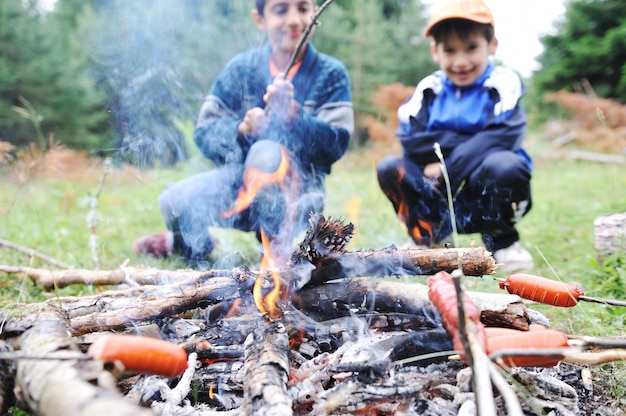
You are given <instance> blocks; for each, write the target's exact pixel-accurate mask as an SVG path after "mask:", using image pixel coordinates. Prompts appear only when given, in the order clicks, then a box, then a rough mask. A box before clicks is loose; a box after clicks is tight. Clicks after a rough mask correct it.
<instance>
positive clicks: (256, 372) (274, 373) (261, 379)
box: [244, 322, 293, 415]
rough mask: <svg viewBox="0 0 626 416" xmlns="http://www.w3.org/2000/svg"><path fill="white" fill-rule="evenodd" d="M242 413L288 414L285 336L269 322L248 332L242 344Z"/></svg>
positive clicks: (287, 355) (283, 331) (287, 353)
mask: <svg viewBox="0 0 626 416" xmlns="http://www.w3.org/2000/svg"><path fill="white" fill-rule="evenodd" d="M245 350H246V356H245V359H246V364H245V380H244V412H245V414H246V415H292V414H293V410H292V403H291V398H290V397H289V395H288V394H287V380H289V354H290V351H291V350H290V348H289V336H288V335H287V331H286V330H285V328H284V326H283V325H282V324H281V323H280V322H277V323H272V324H270V325H267V326H265V327H264V328H260V329H257V330H255V331H254V332H252V333H251V334H250V335H249V336H248V338H247V339H246V342H245Z"/></svg>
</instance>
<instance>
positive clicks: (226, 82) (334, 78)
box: [194, 43, 354, 176]
mask: <svg viewBox="0 0 626 416" xmlns="http://www.w3.org/2000/svg"><path fill="white" fill-rule="evenodd" d="M269 61H270V48H269V45H268V46H265V47H263V48H261V49H252V50H248V51H245V52H242V53H240V54H238V55H237V56H235V57H234V58H233V59H232V60H231V61H230V62H229V63H228V64H227V65H226V66H225V67H224V69H223V70H222V72H221V74H220V75H219V76H218V78H217V79H216V80H215V82H214V83H213V86H212V88H211V91H210V92H209V95H208V96H207V97H206V99H205V101H204V104H203V105H202V108H201V110H200V115H199V117H198V121H197V124H196V129H195V131H194V140H195V142H196V144H197V145H198V147H199V148H200V150H202V153H203V154H204V155H205V156H206V157H207V158H208V159H210V160H212V161H213V162H215V163H216V164H217V165H223V164H226V163H243V161H244V160H245V157H246V155H247V153H248V150H249V149H250V146H251V145H252V143H254V142H255V141H257V140H258V139H259V138H258V137H248V136H245V135H241V134H239V133H238V132H237V126H238V125H239V123H241V121H242V120H243V118H244V116H245V114H246V111H248V110H249V109H251V108H253V107H261V108H265V106H266V104H265V102H264V101H263V95H264V94H265V92H266V89H267V86H268V85H269V84H271V83H272V76H271V75H270V69H269V68H270V64H269ZM291 82H292V83H293V85H294V93H295V100H296V101H297V102H298V103H299V104H300V110H299V114H298V118H297V120H295V121H294V122H292V123H290V124H289V126H288V128H287V127H285V126H284V127H283V128H280V126H276V127H275V128H272V129H269V130H268V131H266V132H265V133H264V136H263V137H262V139H266V140H274V141H278V142H280V143H282V144H284V145H285V146H286V147H287V148H288V149H289V150H291V152H292V154H293V155H295V157H297V158H299V159H300V161H301V162H302V166H303V167H305V170H306V171H309V172H310V171H314V172H315V174H317V175H320V174H321V176H325V175H326V174H328V173H330V168H331V165H332V164H333V163H334V162H336V161H337V160H338V159H339V158H340V157H341V156H343V154H344V153H345V151H346V149H347V147H348V143H349V140H350V137H351V135H352V134H353V131H354V110H353V107H352V95H351V88H350V78H349V75H348V71H347V69H346V67H345V66H344V64H343V63H342V62H340V61H339V60H337V59H335V58H333V57H331V56H328V55H325V54H322V53H319V52H317V50H316V49H315V48H314V47H313V44H311V43H309V44H308V45H307V49H306V52H305V54H304V56H303V58H302V62H301V64H300V68H299V69H298V71H297V73H296V74H295V76H294V77H293V79H292V80H291Z"/></svg>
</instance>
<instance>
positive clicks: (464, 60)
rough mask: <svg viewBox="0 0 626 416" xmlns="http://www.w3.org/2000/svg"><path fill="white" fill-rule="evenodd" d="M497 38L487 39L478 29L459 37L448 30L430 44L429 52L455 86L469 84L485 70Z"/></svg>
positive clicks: (496, 46) (496, 45)
mask: <svg viewBox="0 0 626 416" xmlns="http://www.w3.org/2000/svg"><path fill="white" fill-rule="evenodd" d="M497 48H498V40H497V39H496V38H495V37H494V38H492V39H491V40H490V41H488V40H487V39H486V38H485V36H483V34H482V33H481V32H480V31H477V30H476V31H472V32H470V33H468V34H467V36H464V37H462V38H461V37H460V36H459V35H458V34H457V33H456V32H450V33H449V34H448V36H446V37H445V39H443V40H441V41H440V42H433V43H431V45H430V53H431V55H432V57H433V60H434V61H435V63H437V64H439V68H441V70H443V71H444V72H445V73H446V76H447V77H448V79H450V81H452V82H453V83H454V84H455V85H456V86H459V87H465V86H468V85H471V84H472V83H473V82H474V81H476V80H477V79H478V77H479V76H480V75H481V74H482V73H483V72H484V71H485V69H486V68H487V64H488V62H489V56H490V55H495V53H496V49H497Z"/></svg>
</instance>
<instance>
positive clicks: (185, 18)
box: [84, 0, 256, 166]
mask: <svg viewBox="0 0 626 416" xmlns="http://www.w3.org/2000/svg"><path fill="white" fill-rule="evenodd" d="M96 10H97V12H98V20H97V23H96V25H95V27H90V28H88V30H85V31H84V32H85V35H86V36H87V35H88V32H91V33H92V36H91V38H90V42H91V43H92V44H93V50H92V56H93V58H94V63H95V66H94V69H95V72H96V74H97V79H98V83H99V85H100V86H101V87H102V88H103V90H104V91H105V92H106V94H107V97H108V98H107V108H108V109H109V110H110V111H111V121H112V123H113V126H114V133H115V137H116V143H117V145H116V149H115V151H120V152H121V154H122V155H123V156H125V157H126V158H128V159H130V160H132V161H134V162H135V163H137V164H138V165H141V166H148V165H152V164H153V163H154V162H155V161H157V160H158V161H160V162H162V163H165V164H170V163H173V162H175V161H178V160H181V159H184V158H185V154H186V151H185V148H184V138H183V137H182V135H181V132H180V131H179V129H178V128H177V126H176V121H177V120H195V118H196V116H197V112H198V110H199V108H200V105H201V103H202V99H203V97H204V95H205V94H206V93H207V91H208V89H209V86H210V84H211V82H212V81H213V79H214V78H215V77H216V76H217V74H218V73H219V71H220V70H221V69H222V67H223V66H224V64H225V63H226V61H227V60H228V59H230V58H231V57H232V56H233V55H234V54H235V53H236V52H238V51H239V50H242V49H243V48H244V47H247V46H248V44H249V43H250V42H251V40H250V39H251V35H249V34H250V33H251V31H252V30H254V31H256V28H254V26H253V24H252V22H251V21H250V18H249V12H250V10H251V2H249V1H245V2H244V1H239V2H236V1H235V2H233V1H228V0H213V1H211V2H205V1H199V0H188V1H181V2H171V1H169V0H134V1H131V2H128V1H126V0H110V1H98V2H97V3H96ZM244 10H245V11H244ZM244 22H245V23H244ZM242 35H243V36H242ZM253 43H254V42H253Z"/></svg>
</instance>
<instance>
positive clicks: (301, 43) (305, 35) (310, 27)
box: [285, 0, 333, 76]
mask: <svg viewBox="0 0 626 416" xmlns="http://www.w3.org/2000/svg"><path fill="white" fill-rule="evenodd" d="M332 2H333V0H326V1H325V2H324V4H322V5H321V6H320V8H319V9H318V11H317V13H315V15H314V16H313V18H312V19H311V22H310V23H309V24H308V25H307V27H306V29H305V30H304V33H303V34H302V37H301V38H300V41H299V42H298V45H297V46H296V50H295V51H294V52H293V56H292V57H291V61H290V62H289V65H287V69H286V70H285V76H287V74H289V71H290V70H291V68H292V67H293V66H294V65H295V63H296V59H297V58H298V55H299V54H300V50H301V49H302V47H303V46H304V44H305V43H306V41H307V39H308V37H309V34H310V33H311V30H313V27H314V26H315V25H316V24H317V19H318V18H319V17H320V15H321V14H322V13H323V12H324V10H326V8H327V7H328V6H330V3H332Z"/></svg>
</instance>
